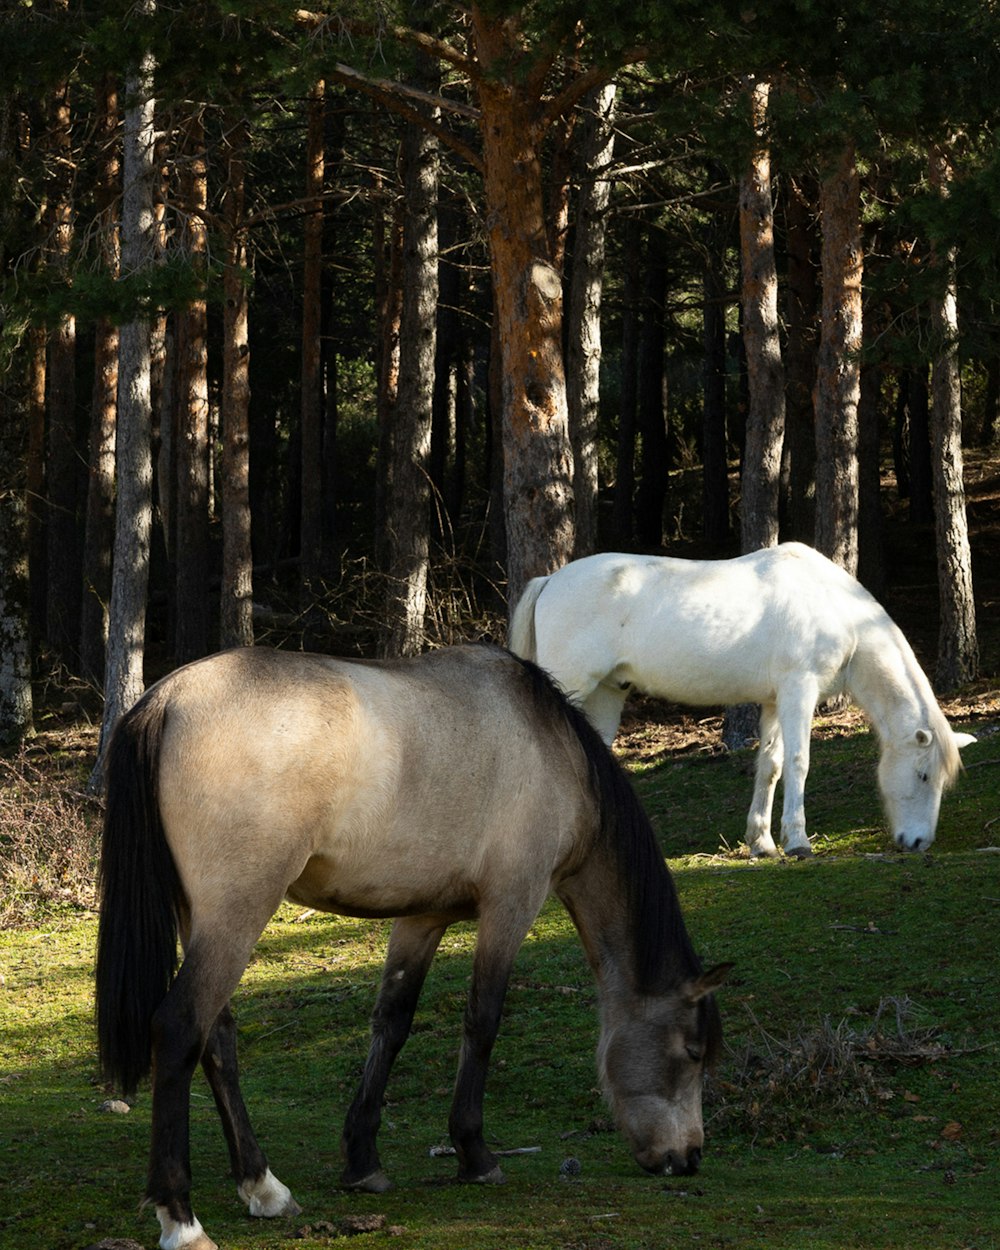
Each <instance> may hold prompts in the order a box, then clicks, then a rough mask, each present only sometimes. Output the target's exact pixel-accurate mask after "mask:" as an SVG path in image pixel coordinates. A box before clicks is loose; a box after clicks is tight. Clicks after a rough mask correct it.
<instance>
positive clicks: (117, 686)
mask: <svg viewBox="0 0 1000 1250" xmlns="http://www.w3.org/2000/svg"><path fill="white" fill-rule="evenodd" d="M154 12H155V0H138V2H137V4H136V14H137V15H138V16H139V17H140V18H146V19H148V18H151V17H152V16H153V14H154ZM154 66H155V63H154V60H153V56H152V53H148V52H147V53H146V54H144V55H143V57H142V58H141V60H140V62H139V64H138V66H137V67H136V68H135V69H134V70H133V71H132V72H131V73H130V74H129V75H128V79H127V81H126V88H125V98H126V101H127V105H126V109H125V129H124V138H123V148H122V173H123V188H124V190H123V197H122V247H121V269H122V276H123V277H128V276H131V275H133V274H140V273H141V272H142V270H144V269H145V268H147V267H148V266H149V265H150V264H152V263H153V260H154V257H155V254H156V234H155V221H154V218H153V179H154V177H155V174H156V162H155V159H154V158H155V151H154V143H155V135H154V130H153V113H154V104H155V102H154V100H153V71H154ZM151 426H152V404H151V397H150V326H149V321H148V319H147V318H145V317H135V318H134V319H133V320H131V321H128V322H126V323H125V324H124V325H123V326H122V328H121V337H120V340H119V349H118V438H117V445H116V449H115V461H116V466H117V476H118V495H117V503H116V509H115V548H114V559H113V566H112V583H111V608H110V619H109V632H108V655H107V664H106V668H105V677H104V717H103V720H102V722H101V738H100V744H99V747H98V756H97V763H96V764H95V766H94V771H93V773H92V774H91V782H90V784H91V787H92V788H95V789H102V788H103V770H104V757H105V754H106V752H107V747H108V741H109V739H110V734H111V730H112V729H113V728H114V725H115V724H116V722H117V720H118V718H119V717H120V716H121V715H122V713H123V712H126V711H127V710H128V709H129V708H130V707H131V706H132V704H133V703H135V701H136V700H137V699H138V698H139V696H140V695H141V694H142V687H143V672H142V667H143V656H144V652H145V627H146V591H147V587H148V584H149V540H150V528H151V523H152V479H153V466H152V455H151V450H150V432H151Z"/></svg>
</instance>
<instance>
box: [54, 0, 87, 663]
mask: <svg viewBox="0 0 1000 1250" xmlns="http://www.w3.org/2000/svg"><path fill="white" fill-rule="evenodd" d="M67 7H68V5H67V3H66V0H60V3H59V5H58V6H57V8H58V9H60V10H65V9H66V8H67ZM50 129H51V135H52V140H51V143H52V157H53V161H54V164H55V168H56V170H57V173H56V176H55V180H54V182H55V185H54V186H53V187H52V190H51V200H50V205H49V212H48V221H47V224H48V228H49V252H50V264H51V265H52V267H53V268H54V269H56V270H57V271H58V272H59V274H60V277H61V280H62V281H63V282H64V283H65V284H66V286H67V287H68V285H69V282H70V273H69V266H70V250H71V248H72V245H73V198H72V197H73V191H72V188H73V181H74V178H73V175H74V163H73V145H72V141H71V136H70V106H69V83H68V81H67V80H63V81H62V82H61V83H60V84H59V86H58V87H57V88H56V91H55V95H54V98H53V104H52V117H51V127H50ZM48 349H49V359H48V369H47V375H48V394H47V411H48V464H47V469H46V485H47V496H48V517H47V525H46V538H47V543H48V554H47V560H46V564H47V569H48V596H47V605H46V636H47V638H48V640H49V642H50V644H51V645H52V646H53V647H55V649H56V650H57V651H58V653H59V654H60V655H61V656H62V658H63V659H64V660H65V661H66V662H67V663H69V664H71V665H73V666H74V667H75V666H76V663H77V658H78V649H79V645H80V603H81V597H82V576H81V564H80V558H81V544H80V526H79V519H78V517H77V508H78V503H79V499H78V495H79V490H78V486H79V464H80V456H79V448H78V447H77V437H76V318H75V317H74V315H73V314H72V313H69V312H64V313H61V314H60V316H59V320H58V322H57V324H56V325H55V327H54V329H53V330H52V331H51V333H50V335H49V344H48Z"/></svg>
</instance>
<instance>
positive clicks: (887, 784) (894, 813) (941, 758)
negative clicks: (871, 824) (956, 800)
mask: <svg viewBox="0 0 1000 1250" xmlns="http://www.w3.org/2000/svg"><path fill="white" fill-rule="evenodd" d="M970 742H975V738H974V737H973V736H972V734H966V733H956V732H955V731H954V730H952V729H951V727H950V726H948V725H947V724H945V726H944V727H943V728H941V729H928V728H923V727H922V728H920V729H917V730H915V731H914V732H913V733H912V734H910V735H909V736H907V737H904V738H903V739H901V740H899V741H895V742H887V743H884V744H883V750H882V758H881V760H880V761H879V766H878V783H879V789H880V790H881V791H882V801H883V803H884V804H885V810H886V815H887V817H888V820H889V829H890V832H891V833H892V836H893V840H894V841H895V843H896V845H897V846H898V847H900V848H901V849H902V850H904V851H926V850H927V848H928V847H929V846H930V845H931V843H932V842H933V841H934V835H935V833H936V832H937V821H938V811H939V810H940V807H941V794H942V792H943V791H944V790H945V789H946V788H947V787H948V786H950V785H951V784H952V783H953V782H954V781H955V778H956V777H957V776H958V773H959V770H960V768H961V761H960V760H959V755H958V752H959V749H960V748H961V747H965V746H968V745H969V743H970Z"/></svg>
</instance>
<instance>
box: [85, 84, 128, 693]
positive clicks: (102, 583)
mask: <svg viewBox="0 0 1000 1250" xmlns="http://www.w3.org/2000/svg"><path fill="white" fill-rule="evenodd" d="M98 125H99V127H100V131H101V135H102V138H103V140H104V143H105V151H106V153H107V155H106V157H105V161H104V165H103V167H102V169H101V171H100V175H99V180H98V188H97V200H98V210H99V212H100V214H101V218H102V239H101V250H102V252H103V259H104V266H105V268H106V269H107V271H108V273H110V274H113V275H115V276H117V274H118V263H119V256H118V253H119V239H118V226H117V223H116V222H115V220H114V216H113V211H114V209H113V205H114V200H115V196H116V191H117V183H118V175H119V172H120V171H119V160H118V148H117V145H116V143H115V142H114V137H115V132H116V131H117V128H118V98H117V93H116V92H115V90H114V88H113V86H112V85H111V83H110V80H106V81H105V82H104V83H102V84H101V88H100V94H99V100H98ZM117 399H118V327H117V326H116V325H114V323H113V322H112V321H111V320H110V319H109V318H106V317H102V318H100V319H99V320H98V322H97V325H96V327H95V329H94V386H93V391H92V395H91V402H90V456H89V471H90V472H89V481H88V488H87V519H86V528H85V531H84V548H83V608H82V617H81V622H80V668H81V671H82V673H83V675H84V677H86V678H87V679H88V680H89V681H92V682H94V683H95V685H102V684H103V682H104V656H105V651H106V648H107V645H108V603H109V601H110V598H111V548H112V544H113V543H114V515H115V503H114V501H115V422H116V420H117V414H118V404H117Z"/></svg>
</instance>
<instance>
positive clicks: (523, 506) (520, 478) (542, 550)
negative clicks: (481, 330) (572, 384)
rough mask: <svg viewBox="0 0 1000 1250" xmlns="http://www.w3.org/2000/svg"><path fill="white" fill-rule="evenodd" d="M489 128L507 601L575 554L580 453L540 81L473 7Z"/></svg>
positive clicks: (503, 31)
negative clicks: (522, 71)
mask: <svg viewBox="0 0 1000 1250" xmlns="http://www.w3.org/2000/svg"><path fill="white" fill-rule="evenodd" d="M471 29H472V34H473V39H474V42H475V50H476V55H477V57H478V62H479V66H480V69H481V77H480V79H479V81H478V84H477V85H478V93H479V108H480V125H481V129H482V136H483V160H484V171H485V193H486V203H487V210H488V211H487V221H488V223H489V241H490V257H491V265H492V273H493V282H494V288H495V292H496V309H497V319H498V329H499V338H500V353H501V388H502V422H503V450H504V466H503V467H504V516H505V521H506V532H507V582H508V586H507V595H508V605H509V606H511V607H512V606H513V605H514V604H515V603H516V602H517V600H518V598H519V597H520V595H521V591H522V590H523V588H524V585H525V583H526V582H527V581H528V580H529V578H532V577H536V576H538V575H540V574H544V573H551V572H552V571H553V570H554V569H557V568H558V567H559V566H560V565H561V564H564V563H565V562H566V561H567V560H569V559H570V558H571V556H572V554H573V453H572V448H571V446H570V441H569V430H568V420H567V407H566V377H565V371H564V368H563V354H562V353H563V345H562V332H563V305H562V282H561V279H560V275H559V272H558V270H557V268H556V266H555V264H554V263H553V256H552V255H551V253H550V249H549V241H548V236H547V231H546V217H545V205H544V196H543V174H542V144H543V141H544V138H545V128H544V121H543V110H542V107H541V98H540V90H541V86H540V84H536V83H534V82H533V81H532V79H531V78H530V76H529V78H528V79H524V78H522V77H521V76H519V75H517V74H516V73H515V74H511V72H510V66H511V65H516V64H517V60H518V56H519V51H520V45H519V42H518V31H517V29H516V23H515V22H511V21H504V20H501V19H499V18H493V17H488V16H486V14H485V13H484V12H483V10H482V9H480V8H479V6H478V5H473V6H472V10H471Z"/></svg>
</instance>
